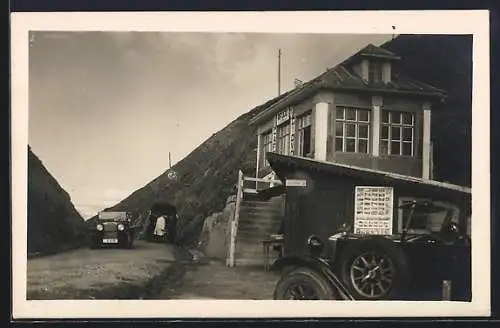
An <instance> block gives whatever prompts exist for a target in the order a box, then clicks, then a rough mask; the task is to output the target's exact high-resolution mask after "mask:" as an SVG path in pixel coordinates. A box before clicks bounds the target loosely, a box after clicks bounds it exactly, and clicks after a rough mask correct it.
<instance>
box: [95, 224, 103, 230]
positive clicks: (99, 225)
mask: <svg viewBox="0 0 500 328" xmlns="http://www.w3.org/2000/svg"><path fill="white" fill-rule="evenodd" d="M95 228H96V229H97V231H102V230H104V226H103V225H102V224H100V223H99V224H98V225H97V226H96V227H95Z"/></svg>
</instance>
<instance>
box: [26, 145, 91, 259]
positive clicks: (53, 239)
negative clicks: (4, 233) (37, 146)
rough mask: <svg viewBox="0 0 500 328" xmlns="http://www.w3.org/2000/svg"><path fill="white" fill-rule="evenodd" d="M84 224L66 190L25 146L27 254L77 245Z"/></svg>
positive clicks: (83, 236)
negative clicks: (26, 160)
mask: <svg viewBox="0 0 500 328" xmlns="http://www.w3.org/2000/svg"><path fill="white" fill-rule="evenodd" d="M85 227H86V225H85V221H84V220H83V218H82V217H81V215H80V214H79V213H78V212H77V211H76V209H75V207H74V206H73V204H72V203H71V199H70V196H69V195H68V193H67V192H66V191H65V190H64V189H63V188H62V187H61V186H60V185H59V183H58V182H57V181H56V179H55V178H54V177H53V176H52V175H51V174H50V173H49V172H48V171H47V169H46V168H45V166H44V165H43V163H42V162H41V161H40V159H38V157H37V156H36V155H35V154H34V153H33V152H32V150H31V148H30V147H29V146H28V254H35V253H54V252H57V251H59V250H62V249H65V248H69V247H73V246H78V245H80V244H82V243H83V242H84V241H85Z"/></svg>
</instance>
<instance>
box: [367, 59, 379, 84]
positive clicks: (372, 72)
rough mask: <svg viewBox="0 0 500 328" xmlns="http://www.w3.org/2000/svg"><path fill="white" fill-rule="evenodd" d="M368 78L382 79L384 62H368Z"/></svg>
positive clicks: (374, 80)
mask: <svg viewBox="0 0 500 328" xmlns="http://www.w3.org/2000/svg"><path fill="white" fill-rule="evenodd" d="M368 79H369V81H370V82H380V81H382V62H380V61H377V60H373V61H371V62H370V63H369V64H368Z"/></svg>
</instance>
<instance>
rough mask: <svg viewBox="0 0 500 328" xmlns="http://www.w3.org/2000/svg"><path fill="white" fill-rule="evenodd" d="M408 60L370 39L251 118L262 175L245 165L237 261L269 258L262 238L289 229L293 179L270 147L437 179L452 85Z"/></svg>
mask: <svg viewBox="0 0 500 328" xmlns="http://www.w3.org/2000/svg"><path fill="white" fill-rule="evenodd" d="M400 60H402V59H401V58H400V57H399V56H398V55H396V54H394V53H392V52H390V51H387V50H385V49H382V48H380V47H377V46H374V45H372V44H369V45H368V46H366V47H365V48H363V49H362V50H360V51H359V52H357V53H355V54H354V55H352V56H351V57H349V58H347V59H346V60H344V61H343V62H341V63H340V64H338V65H337V66H335V67H333V68H331V69H327V70H326V72H324V73H323V74H321V75H319V76H318V77H316V78H314V79H312V80H311V81H308V82H305V83H297V84H296V87H295V88H294V89H292V90H290V91H288V92H286V93H284V94H282V95H280V96H278V97H276V98H274V99H272V100H270V101H268V102H267V103H266V104H264V105H263V107H264V108H263V109H262V110H261V111H260V112H259V113H258V114H256V115H255V116H254V117H253V118H252V119H251V121H250V124H252V125H254V126H256V127H257V136H256V137H257V152H256V153H257V154H256V171H255V177H244V176H243V173H242V172H241V171H240V172H239V176H238V193H237V197H236V206H235V214H234V219H233V220H232V222H231V228H230V231H231V233H230V242H229V243H228V249H227V264H228V265H229V266H233V265H236V263H239V264H243V263H247V264H248V263H262V261H264V263H267V262H266V261H267V260H266V259H265V258H263V255H262V254H263V251H262V243H264V244H265V245H266V242H268V241H269V238H270V236H272V235H273V234H276V235H278V236H279V231H283V228H282V227H283V226H282V224H283V222H284V221H283V220H284V215H285V198H284V194H283V193H284V190H285V189H284V188H285V186H283V184H282V183H281V181H280V180H278V179H277V178H276V173H275V172H273V170H272V169H271V167H270V163H269V161H268V159H267V158H266V156H268V155H269V154H271V155H274V154H278V155H288V156H291V157H294V158H295V160H296V161H300V159H304V158H307V160H308V162H309V161H313V162H317V165H326V164H329V163H330V164H332V165H340V166H342V165H343V166H346V165H347V166H350V167H352V168H353V170H354V171H356V170H359V171H362V170H370V171H374V172H379V173H381V174H382V175H383V173H384V172H387V173H388V174H393V175H394V174H395V175H397V176H399V177H407V178H409V179H412V178H413V179H417V180H419V181H420V182H421V183H425V182H426V181H428V182H430V183H431V182H433V181H432V178H433V164H432V141H431V111H432V108H433V106H434V105H435V104H438V103H439V102H442V101H443V99H444V97H445V92H444V91H443V90H440V89H438V88H436V87H433V86H431V85H428V84H426V83H423V82H419V81H416V80H414V79H412V78H410V77H407V76H403V75H402V74H400V73H399V71H398V65H397V64H398V61H400ZM271 155H270V156H271ZM320 163H324V164H320ZM294 165H295V164H294ZM245 182H248V183H245ZM250 185H253V187H250ZM247 186H248V187H249V188H247ZM270 187H271V188H270ZM273 187H274V188H273ZM273 196H274V197H273ZM325 197H326V196H325ZM346 197H347V196H346ZM352 197H354V194H353V196H352ZM328 199H329V198H328ZM323 200H324V201H326V202H328V201H333V200H332V199H330V200H326V199H323ZM317 201H319V200H317ZM339 206H340V205H339ZM349 213H350V212H349ZM349 213H347V212H346V215H347V214H349ZM353 215H354V214H353ZM350 216H351V215H350V214H349V215H347V216H346V217H345V218H344V219H347V217H350ZM394 222H396V221H394ZM280 227H281V228H280ZM325 233H327V231H325ZM264 253H265V252H264Z"/></svg>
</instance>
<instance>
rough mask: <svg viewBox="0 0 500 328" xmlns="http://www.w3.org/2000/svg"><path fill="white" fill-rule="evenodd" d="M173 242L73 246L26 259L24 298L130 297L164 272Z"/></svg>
mask: <svg viewBox="0 0 500 328" xmlns="http://www.w3.org/2000/svg"><path fill="white" fill-rule="evenodd" d="M175 255H176V249H175V248H174V247H173V246H170V245H165V244H157V243H146V242H140V241H137V242H136V243H135V244H134V249H116V248H115V249H113V248H107V249H97V250H90V249H85V248H83V249H76V250H72V251H68V252H64V253H61V254H55V255H50V256H45V257H39V258H33V259H29V260H28V263H27V268H28V272H27V299H134V298H143V297H147V295H146V294H147V292H148V288H151V286H152V285H154V284H155V282H156V281H162V280H164V279H165V276H168V269H169V268H170V267H171V266H172V264H173V261H175V257H176V256H175Z"/></svg>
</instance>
